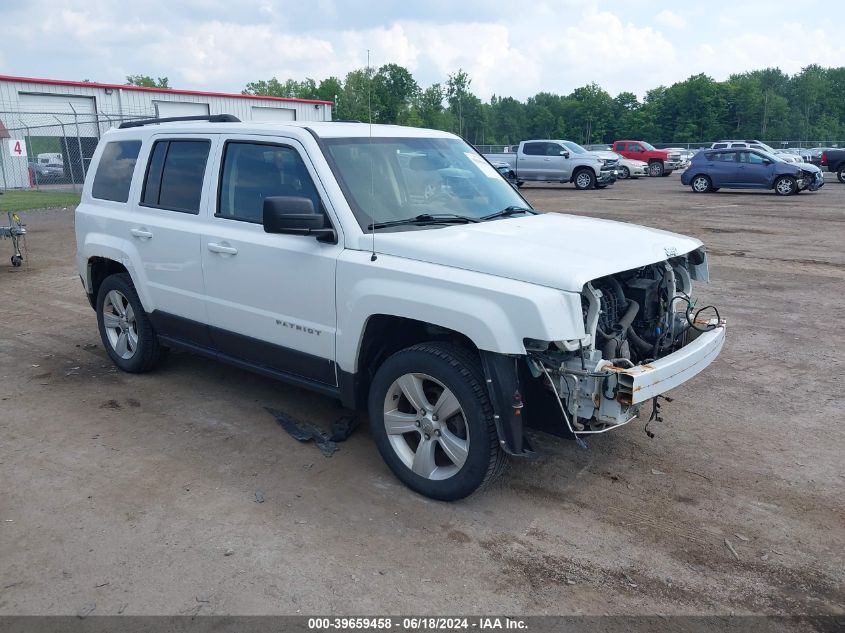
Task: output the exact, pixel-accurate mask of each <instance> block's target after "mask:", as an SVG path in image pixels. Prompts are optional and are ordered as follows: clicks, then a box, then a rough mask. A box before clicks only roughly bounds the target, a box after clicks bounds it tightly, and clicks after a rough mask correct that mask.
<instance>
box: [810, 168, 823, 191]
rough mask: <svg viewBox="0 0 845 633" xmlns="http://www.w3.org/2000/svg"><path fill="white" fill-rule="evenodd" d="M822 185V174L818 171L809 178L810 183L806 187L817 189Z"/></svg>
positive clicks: (812, 189) (811, 189)
mask: <svg viewBox="0 0 845 633" xmlns="http://www.w3.org/2000/svg"><path fill="white" fill-rule="evenodd" d="M822 187H824V174H823V173H822V172H820V171H819V172H817V173H816V175H815V176H813V178H812V179H811V180H810V184H809V185H808V186H807V189H809V190H810V191H818V190H819V189H821V188H822Z"/></svg>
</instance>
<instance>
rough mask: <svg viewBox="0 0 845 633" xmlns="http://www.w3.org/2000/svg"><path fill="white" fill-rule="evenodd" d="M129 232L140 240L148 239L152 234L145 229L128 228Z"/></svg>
mask: <svg viewBox="0 0 845 633" xmlns="http://www.w3.org/2000/svg"><path fill="white" fill-rule="evenodd" d="M129 232H130V233H131V234H132V235H133V236H135V237H138V238H140V239H142V240H148V239H150V238H152V236H153V234H152V233H150V232H149V231H148V230H147V229H129Z"/></svg>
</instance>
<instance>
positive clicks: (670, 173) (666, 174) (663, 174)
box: [660, 169, 672, 178]
mask: <svg viewBox="0 0 845 633" xmlns="http://www.w3.org/2000/svg"><path fill="white" fill-rule="evenodd" d="M660 175H661V176H663V177H664V178H665V177H666V176H671V175H672V170H671V169H668V170H666V171H664V172H663V173H662V174H660Z"/></svg>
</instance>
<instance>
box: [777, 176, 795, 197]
mask: <svg viewBox="0 0 845 633" xmlns="http://www.w3.org/2000/svg"><path fill="white" fill-rule="evenodd" d="M797 192H798V183H797V182H796V180H795V178H793V177H792V176H781V177H780V178H778V179H777V180H775V193H776V194H778V195H779V196H791V195H792V194H794V193H797Z"/></svg>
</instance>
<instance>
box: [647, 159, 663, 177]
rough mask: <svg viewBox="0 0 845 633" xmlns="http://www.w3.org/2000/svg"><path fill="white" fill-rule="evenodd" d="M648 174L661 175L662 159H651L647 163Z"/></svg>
mask: <svg viewBox="0 0 845 633" xmlns="http://www.w3.org/2000/svg"><path fill="white" fill-rule="evenodd" d="M648 175H649V176H662V175H663V161H662V160H653V161H651V162H650V163H649V164H648Z"/></svg>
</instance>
